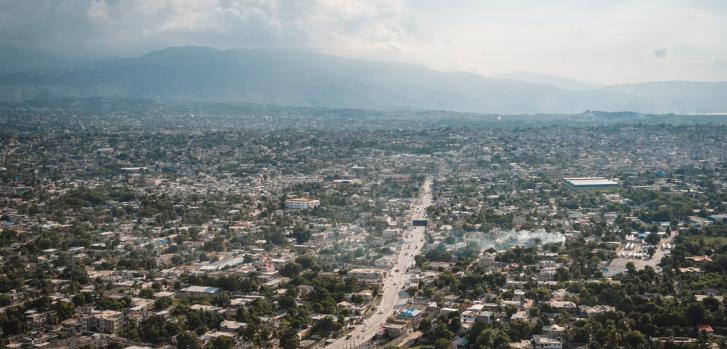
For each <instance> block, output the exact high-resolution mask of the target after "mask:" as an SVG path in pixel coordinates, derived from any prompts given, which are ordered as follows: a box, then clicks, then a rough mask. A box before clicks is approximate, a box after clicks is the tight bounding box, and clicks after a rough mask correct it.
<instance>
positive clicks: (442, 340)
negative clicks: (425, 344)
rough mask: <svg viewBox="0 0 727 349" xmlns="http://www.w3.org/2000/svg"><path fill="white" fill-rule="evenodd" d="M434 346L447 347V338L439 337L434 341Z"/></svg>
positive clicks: (446, 348) (441, 348)
mask: <svg viewBox="0 0 727 349" xmlns="http://www.w3.org/2000/svg"><path fill="white" fill-rule="evenodd" d="M434 348H436V349H449V339H447V338H439V339H437V340H435V341H434Z"/></svg>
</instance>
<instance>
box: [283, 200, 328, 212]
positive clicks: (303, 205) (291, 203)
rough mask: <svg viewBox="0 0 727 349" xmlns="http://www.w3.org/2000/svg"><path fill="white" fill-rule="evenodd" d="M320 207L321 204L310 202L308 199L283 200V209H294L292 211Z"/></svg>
mask: <svg viewBox="0 0 727 349" xmlns="http://www.w3.org/2000/svg"><path fill="white" fill-rule="evenodd" d="M320 205H321V202H320V201H319V200H310V199H299V198H294V199H288V200H285V208H289V209H294V210H306V209H311V208H316V207H318V206H320Z"/></svg>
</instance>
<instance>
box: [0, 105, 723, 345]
mask: <svg viewBox="0 0 727 349" xmlns="http://www.w3.org/2000/svg"><path fill="white" fill-rule="evenodd" d="M0 154H1V158H0V193H1V194H0V338H1V340H2V342H1V343H0V346H2V347H4V348H132V349H139V348H172V347H176V348H185V349H187V348H190V349H192V348H211V349H229V348H284V349H292V348H327V349H349V348H387V349H391V348H435V349H448V348H465V349H466V348H536V349H561V348H588V349H599V348H727V300H726V299H725V296H727V117H725V116H680V115H645V114H644V115H642V114H634V113H598V112H586V113H583V114H579V115H521V116H518V115H507V116H499V115H480V114H468V113H453V112H425V111H422V112H415V111H408V112H393V111H392V112H379V111H371V110H359V109H324V108H293V107H272V106H263V105H249V106H232V105H201V106H200V105H194V106H188V105H176V106H174V105H172V106H170V105H161V104H156V103H154V102H150V101H141V100H113V99H104V100H91V101H89V100H83V99H77V100H76V99H74V100H71V99H69V100H58V101H53V102H48V101H46V102H40V101H32V102H24V103H6V104H3V105H0Z"/></svg>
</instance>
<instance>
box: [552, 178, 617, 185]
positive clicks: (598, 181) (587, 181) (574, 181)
mask: <svg viewBox="0 0 727 349" xmlns="http://www.w3.org/2000/svg"><path fill="white" fill-rule="evenodd" d="M563 180H565V181H566V182H568V183H569V184H571V185H574V186H590V185H618V184H619V183H618V182H616V181H612V180H610V179H608V178H605V177H570V178H563Z"/></svg>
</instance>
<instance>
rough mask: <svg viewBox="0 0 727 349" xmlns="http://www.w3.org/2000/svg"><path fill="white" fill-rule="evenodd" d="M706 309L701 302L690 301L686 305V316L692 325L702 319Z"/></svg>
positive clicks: (700, 321)
mask: <svg viewBox="0 0 727 349" xmlns="http://www.w3.org/2000/svg"><path fill="white" fill-rule="evenodd" d="M705 312H706V309H705V308H704V306H703V305H702V304H701V303H692V304H689V305H688V306H687V309H686V312H685V313H686V316H687V318H688V319H689V320H690V321H691V322H692V325H698V324H700V323H702V322H703V321H704V317H705Z"/></svg>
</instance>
